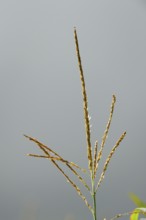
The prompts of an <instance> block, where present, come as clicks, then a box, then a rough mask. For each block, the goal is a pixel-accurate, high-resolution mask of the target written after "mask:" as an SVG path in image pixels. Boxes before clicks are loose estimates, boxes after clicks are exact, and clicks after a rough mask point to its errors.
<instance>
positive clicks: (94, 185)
mask: <svg viewBox="0 0 146 220" xmlns="http://www.w3.org/2000/svg"><path fill="white" fill-rule="evenodd" d="M74 39H75V46H76V54H77V60H78V66H79V73H80V80H81V88H82V96H83V112H84V122H85V133H86V142H87V161H88V170H86V169H83V168H81V167H80V166H79V165H77V164H76V163H74V162H70V161H69V160H66V159H64V158H63V157H62V156H60V155H59V154H58V153H56V152H55V151H54V150H52V149H51V148H49V147H48V146H46V145H45V144H43V143H41V142H40V141H38V140H37V139H35V138H33V137H30V136H28V135H24V136H25V137H26V138H28V139H29V140H30V141H32V142H34V143H35V144H37V146H38V147H39V148H40V149H41V151H42V152H43V154H42V155H37V154H27V155H28V156H31V157H36V158H44V159H49V160H50V161H51V162H52V163H53V164H54V166H55V167H56V168H57V169H58V170H59V171H60V172H61V173H62V174H63V176H64V177H65V178H66V179H67V181H68V182H69V183H70V185H71V186H72V187H73V188H74V189H75V191H76V192H77V194H78V195H79V197H80V198H81V199H82V200H83V201H84V203H85V205H86V206H87V207H88V209H89V211H90V212H91V214H92V217H93V220H97V207H96V199H97V198H96V193H97V191H98V189H99V187H100V185H101V183H102V181H103V179H104V177H105V173H106V171H107V168H108V166H109V163H110V161H111V159H112V157H113V155H114V153H115V151H116V150H117V148H118V147H119V145H120V144H121V142H122V140H123V139H124V138H125V135H126V132H125V131H124V132H123V133H122V134H121V136H120V137H119V139H118V140H117V142H116V143H115V145H114V147H113V148H112V149H111V151H110V153H109V155H108V157H107V159H106V161H105V163H104V166H103V169H102V172H101V174H100V176H99V179H97V177H96V174H97V171H98V168H99V163H100V161H101V158H102V155H103V149H104V146H105V143H106V140H107V136H108V133H109V129H110V125H111V121H112V117H113V113H114V108H115V103H116V96H115V95H113V96H112V102H111V107H110V114H109V119H108V122H107V125H106V127H105V131H104V133H103V137H102V141H101V144H99V143H98V141H96V142H95V145H94V146H91V129H90V127H91V125H90V116H89V112H88V98H87V92H86V85H85V79H84V73H83V66H82V61H81V56H80V50H79V43H78V37H77V31H76V29H74ZM60 164H64V165H65V166H67V168H69V170H70V171H71V172H72V173H73V174H74V175H75V176H76V177H77V178H78V180H79V181H80V182H81V183H82V184H83V186H84V187H85V188H86V189H87V191H88V193H89V195H90V196H91V199H92V204H89V202H88V199H87V198H86V197H85V196H84V194H83V193H82V191H81V189H80V188H79V186H78V185H77V184H76V183H75V182H74V181H73V180H72V179H71V178H70V177H69V176H68V175H67V174H66V173H65V172H64V170H63V169H62V167H61V165H60ZM80 173H85V174H89V176H90V185H88V184H87V183H86V181H85V179H84V178H83V177H82V175H80ZM130 213H131V212H128V213H124V214H118V215H116V216H115V217H113V218H112V219H111V220H114V219H116V218H119V217H121V216H124V215H129V214H130Z"/></svg>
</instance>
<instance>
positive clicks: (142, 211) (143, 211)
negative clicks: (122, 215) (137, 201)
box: [130, 207, 146, 220]
mask: <svg viewBox="0 0 146 220" xmlns="http://www.w3.org/2000/svg"><path fill="white" fill-rule="evenodd" d="M139 214H143V215H146V208H145V207H142V208H136V209H134V211H133V213H132V214H131V215H130V220H138V217H139Z"/></svg>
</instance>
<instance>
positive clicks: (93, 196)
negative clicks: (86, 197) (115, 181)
mask: <svg viewBox="0 0 146 220" xmlns="http://www.w3.org/2000/svg"><path fill="white" fill-rule="evenodd" d="M91 183H92V200H93V212H92V215H93V220H97V215H96V189H95V180H94V175H92V177H91Z"/></svg>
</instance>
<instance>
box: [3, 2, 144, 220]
mask: <svg viewBox="0 0 146 220" xmlns="http://www.w3.org/2000/svg"><path fill="white" fill-rule="evenodd" d="M74 26H76V28H77V32H78V38H79V44H80V50H81V56H82V62H83V67H84V75H85V80H86V88H87V93H88V99H89V100H88V101H89V114H90V115H91V117H92V118H91V124H92V145H94V142H95V140H97V139H98V141H99V143H100V142H101V137H102V134H103V131H104V129H105V126H106V122H107V120H108V116H109V107H110V103H111V98H112V94H115V95H116V97H117V103H116V108H115V113H114V117H113V121H112V125H111V130H110V132H109V136H108V140H107V142H106V145H105V149H104V156H103V158H102V159H103V160H102V162H101V164H100V165H101V168H100V170H99V171H100V172H101V170H102V167H103V164H104V162H105V159H106V156H107V155H108V154H109V152H110V150H111V148H112V147H113V145H114V144H115V142H116V141H117V139H118V138H119V136H120V135H121V133H122V132H123V131H125V130H126V131H127V136H126V138H125V140H124V141H123V142H122V144H121V146H120V147H119V149H118V150H117V152H116V154H115V155H114V156H113V158H112V161H111V163H110V165H109V167H108V170H107V173H106V176H105V179H104V181H103V184H102V185H101V187H100V189H99V191H98V193H97V210H98V219H103V218H104V217H107V219H109V218H111V217H113V216H114V215H115V214H117V213H122V212H125V211H131V210H133V209H134V208H135V206H134V204H133V203H132V202H131V200H130V199H129V195H128V194H129V192H134V193H135V194H137V195H138V196H139V197H140V198H141V199H143V200H144V201H146V191H145V186H146V176H145V167H146V160H145V155H146V144H145V137H146V136H145V135H146V134H145V132H146V117H145V114H146V99H145V95H146V28H145V27H146V2H145V0H122V1H121V0H92V1H87V0H84V1H83V0H74V1H72V0H70V1H67V0H61V1H57V0H41V1H40V0H25V1H23V0H1V1H0V219H1V220H26V219H27V220H30V219H31V220H32V219H33V220H48V219H49V220H83V219H84V220H89V219H92V216H91V214H90V212H89V211H88V209H87V208H86V207H85V205H84V203H83V202H82V200H81V199H80V198H79V197H78V196H77V194H76V192H75V191H74V189H73V188H72V187H71V186H70V185H69V184H68V183H67V182H66V180H65V179H64V177H63V176H62V175H61V173H59V171H58V170H56V168H55V167H54V166H53V165H52V164H51V163H50V161H48V160H43V159H36V158H30V157H27V156H26V154H27V153H35V154H37V153H39V154H40V153H41V152H40V151H39V149H38V148H37V146H35V144H33V143H31V142H29V141H28V140H27V139H26V138H25V137H24V136H23V134H27V135H30V136H32V137H35V138H37V139H39V140H40V141H42V142H43V143H45V144H46V145H48V146H50V147H51V148H52V149H53V150H55V151H57V152H58V153H59V154H61V155H62V156H63V157H64V158H65V159H68V160H70V161H74V162H76V163H78V164H79V165H80V166H82V167H85V168H87V156H86V140H85V132H84V121H83V108H82V96H81V85H80V78H79V71H78V65H77V58H76V53H75V45H74V37H73V28H74ZM64 169H65V168H64ZM65 170H66V169H65ZM66 172H67V173H68V174H70V172H69V171H67V170H66ZM71 177H72V178H73V176H72V175H71ZM73 179H74V178H73ZM76 183H78V182H76ZM79 186H80V187H81V185H80V184H79ZM83 192H84V193H85V194H86V191H84V190H83ZM86 196H87V198H88V199H89V195H88V194H86ZM89 201H90V199H89ZM90 202H91V201H90Z"/></svg>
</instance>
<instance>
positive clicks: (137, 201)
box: [129, 193, 146, 208]
mask: <svg viewBox="0 0 146 220" xmlns="http://www.w3.org/2000/svg"><path fill="white" fill-rule="evenodd" d="M129 197H130V199H131V200H132V201H133V202H134V204H135V205H136V206H137V207H144V208H146V202H143V201H142V200H141V199H140V198H139V197H138V196H136V195H135V194H134V193H129Z"/></svg>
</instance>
